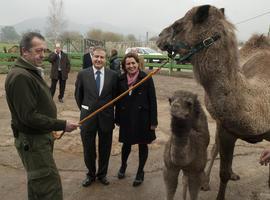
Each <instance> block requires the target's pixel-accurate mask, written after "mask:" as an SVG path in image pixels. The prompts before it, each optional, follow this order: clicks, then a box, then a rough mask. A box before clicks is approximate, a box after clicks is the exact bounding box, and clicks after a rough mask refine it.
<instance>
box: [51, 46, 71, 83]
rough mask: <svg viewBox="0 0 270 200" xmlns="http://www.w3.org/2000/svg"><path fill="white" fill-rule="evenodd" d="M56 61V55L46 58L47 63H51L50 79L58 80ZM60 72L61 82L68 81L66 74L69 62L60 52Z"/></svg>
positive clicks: (64, 54) (66, 56)
mask: <svg viewBox="0 0 270 200" xmlns="http://www.w3.org/2000/svg"><path fill="white" fill-rule="evenodd" d="M58 60H59V57H58V55H57V54H56V53H54V52H53V53H51V54H50V55H49V57H48V61H49V62H50V63H52V68H51V75H50V77H51V79H56V80H57V79H58ZM60 62H61V72H62V80H67V79H68V73H69V71H70V61H69V58H68V55H67V54H66V53H64V52H63V51H61V60H60Z"/></svg>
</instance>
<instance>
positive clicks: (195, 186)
mask: <svg viewBox="0 0 270 200" xmlns="http://www.w3.org/2000/svg"><path fill="white" fill-rule="evenodd" d="M203 175H204V174H203V173H189V174H188V189H189V196H190V200H197V199H198V194H199V191H200V186H201V180H202V176H203Z"/></svg>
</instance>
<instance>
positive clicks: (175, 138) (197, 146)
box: [163, 90, 209, 200]
mask: <svg viewBox="0 0 270 200" xmlns="http://www.w3.org/2000/svg"><path fill="white" fill-rule="evenodd" d="M169 102H170V105H171V110H170V112H171V132H172V135H171V138H170V139H169V141H168V142H167V144H166V146H165V151H164V163H165V166H164V169H163V177H164V182H165V187H166V199H167V200H172V199H173V198H174V195H175V191H176V188H177V184H178V175H179V172H180V170H182V171H183V185H184V186H183V199H184V200H185V199H186V190H187V187H188V188H189V194H190V199H191V200H197V198H198V193H199V190H200V186H201V183H202V181H203V179H204V178H205V174H204V168H205V165H206V162H207V146H208V144H209V130H208V124H207V118H206V115H205V113H204V111H203V109H202V108H201V105H200V103H199V101H198V99H197V95H195V94H193V93H191V92H188V91H182V90H178V91H176V92H175V93H174V94H173V96H172V97H171V98H169Z"/></svg>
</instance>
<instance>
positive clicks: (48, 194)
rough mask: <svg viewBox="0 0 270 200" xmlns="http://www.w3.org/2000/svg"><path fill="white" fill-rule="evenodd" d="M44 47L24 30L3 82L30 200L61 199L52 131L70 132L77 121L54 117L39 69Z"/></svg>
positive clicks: (47, 91) (47, 88)
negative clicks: (15, 57)
mask: <svg viewBox="0 0 270 200" xmlns="http://www.w3.org/2000/svg"><path fill="white" fill-rule="evenodd" d="M46 48H47V47H46V44H45V39H44V37H43V36H42V35H40V34H39V33H35V32H29V33H26V34H25V35H24V36H23V38H22V40H21V42H20V53H21V57H20V58H18V60H17V61H16V63H15V64H14V66H13V67H12V68H11V70H10V72H9V73H8V75H7V78H6V82H5V90H6V99H7V103H8V106H9V109H10V113H11V118H12V119H11V127H12V130H13V134H14V137H15V146H16V148H17V151H18V154H19V156H20V158H21V160H22V163H23V165H24V168H25V170H26V172H27V180H28V199H29V200H45V199H46V200H49V199H50V200H62V199H63V192H62V185H61V180H60V176H59V173H58V170H57V168H56V165H55V162H54V159H53V144H54V138H53V136H52V131H59V130H63V131H66V132H71V131H73V130H75V129H76V128H77V127H78V124H77V123H72V122H69V121H65V120H59V119H57V110H56V106H55V103H54V101H53V99H52V96H51V93H50V89H49V87H48V85H47V84H46V82H45V81H44V80H43V78H42V76H41V71H40V69H39V67H40V66H41V65H42V61H43V59H44V51H45V50H46Z"/></svg>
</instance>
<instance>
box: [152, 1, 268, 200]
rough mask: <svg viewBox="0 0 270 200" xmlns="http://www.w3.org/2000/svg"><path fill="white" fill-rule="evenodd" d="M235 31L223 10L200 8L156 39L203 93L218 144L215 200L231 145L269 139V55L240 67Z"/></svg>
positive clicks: (224, 182)
mask: <svg viewBox="0 0 270 200" xmlns="http://www.w3.org/2000/svg"><path fill="white" fill-rule="evenodd" d="M234 30H235V28H234V26H233V25H232V24H231V23H230V22H229V21H228V20H227V19H226V18H225V16H224V9H218V8H216V7H213V6H210V5H204V6H199V7H194V8H192V9H191V10H189V11H188V12H187V13H186V15H185V16H184V17H183V18H181V19H179V20H177V21H175V22H174V23H173V24H172V25H171V26H169V27H167V28H165V29H164V30H163V31H162V32H161V33H160V35H159V38H158V40H157V45H158V46H159V48H160V49H161V50H164V51H165V50H167V51H168V52H169V54H172V55H174V54H175V53H179V54H180V55H183V57H184V58H190V62H191V63H192V65H193V71H194V75H195V78H196V80H197V81H198V82H199V84H201V85H202V87H203V88H204V90H205V100H206V101H205V104H206V107H207V110H208V111H209V113H210V114H211V116H212V117H213V118H214V119H215V120H216V123H217V134H218V137H219V145H220V186H219V192H218V195H217V200H224V199H225V191H226V186H227V183H228V181H229V179H230V177H231V174H232V160H233V151H234V146H235V141H236V140H237V139H238V138H239V139H242V140H245V141H247V142H249V143H257V142H261V141H262V140H263V139H265V140H268V141H269V140H270V114H269V113H270V80H269V78H270V66H269V65H270V51H268V50H262V51H260V52H257V53H256V55H254V56H251V57H250V59H248V60H247V61H246V62H245V63H244V64H243V65H242V67H241V66H240V61H239V52H238V46H237V41H236V37H235V33H234ZM250 66H252V67H250ZM245 69H246V70H245Z"/></svg>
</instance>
